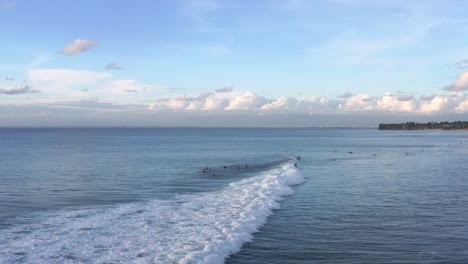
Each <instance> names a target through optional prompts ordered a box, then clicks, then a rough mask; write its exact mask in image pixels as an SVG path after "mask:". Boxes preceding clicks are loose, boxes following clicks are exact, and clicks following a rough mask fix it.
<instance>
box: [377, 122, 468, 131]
mask: <svg viewBox="0 0 468 264" xmlns="http://www.w3.org/2000/svg"><path fill="white" fill-rule="evenodd" d="M428 129H435V130H468V121H455V122H429V123H416V122H406V123H401V124H379V130H428Z"/></svg>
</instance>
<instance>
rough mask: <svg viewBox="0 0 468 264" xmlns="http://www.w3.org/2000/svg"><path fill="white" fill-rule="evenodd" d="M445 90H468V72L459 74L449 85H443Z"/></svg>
mask: <svg viewBox="0 0 468 264" xmlns="http://www.w3.org/2000/svg"><path fill="white" fill-rule="evenodd" d="M444 90H446V91H465V90H468V72H465V73H462V74H460V76H458V80H457V81H456V82H455V83H454V84H451V85H449V86H446V87H444Z"/></svg>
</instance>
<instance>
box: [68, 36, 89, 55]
mask: <svg viewBox="0 0 468 264" xmlns="http://www.w3.org/2000/svg"><path fill="white" fill-rule="evenodd" d="M96 45H97V42H96V41H94V40H87V39H76V40H75V41H73V42H72V43H70V44H68V45H67V46H66V47H65V48H63V50H62V53H63V54H65V55H78V54H81V53H83V52H85V51H88V50H89V49H91V48H93V47H94V46H96Z"/></svg>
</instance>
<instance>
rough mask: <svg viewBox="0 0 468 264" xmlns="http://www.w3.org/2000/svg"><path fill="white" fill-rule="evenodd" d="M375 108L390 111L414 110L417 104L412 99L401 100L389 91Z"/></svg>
mask: <svg viewBox="0 0 468 264" xmlns="http://www.w3.org/2000/svg"><path fill="white" fill-rule="evenodd" d="M404 99H407V98H404ZM411 99H412V98H411ZM375 109H377V110H382V111H388V112H413V111H414V110H415V109H416V106H415V104H414V103H413V101H412V100H401V99H399V97H396V96H393V95H392V94H389V93H387V94H385V95H384V96H382V97H381V98H380V99H379V100H378V101H377V105H376V107H375Z"/></svg>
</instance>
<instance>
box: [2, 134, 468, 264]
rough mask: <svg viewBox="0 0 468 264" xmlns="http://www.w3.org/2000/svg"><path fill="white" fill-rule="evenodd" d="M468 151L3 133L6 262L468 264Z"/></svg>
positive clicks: (335, 138)
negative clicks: (207, 170) (298, 159)
mask: <svg viewBox="0 0 468 264" xmlns="http://www.w3.org/2000/svg"><path fill="white" fill-rule="evenodd" d="M467 139H468V134H467V133H466V132H454V131H411V132H407V131H406V132H404V131H377V130H372V129H1V130H0V153H1V157H2V158H1V159H0V182H1V185H0V263H11V262H18V263H22V262H26V263H40V262H43V263H63V262H67V261H68V262H71V263H94V262H101V263H103V262H123V263H128V262H139V263H219V262H223V260H224V259H225V258H226V257H228V256H230V257H229V258H227V259H226V262H227V263H468V224H467V223H466V219H468V212H467V209H466V208H467V205H468V188H467V187H468V181H467V180H468V176H467V173H466V171H467V169H468V162H467V160H466V157H467V154H468V140H467ZM297 155H300V156H301V157H302V158H301V160H300V161H299V166H298V167H299V169H300V170H297V169H296V168H295V167H294V166H293V164H294V163H295V161H294V160H292V159H293V158H295V157H296V156H297ZM205 166H208V167H209V173H203V172H202V168H204V167H205ZM225 166H226V168H224V167H225ZM304 178H305V183H302V182H303V179H304ZM298 183H302V184H299V185H296V184H298ZM257 229H258V232H255V231H256V230H257ZM249 241H251V242H249ZM239 250H240V251H239Z"/></svg>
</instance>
